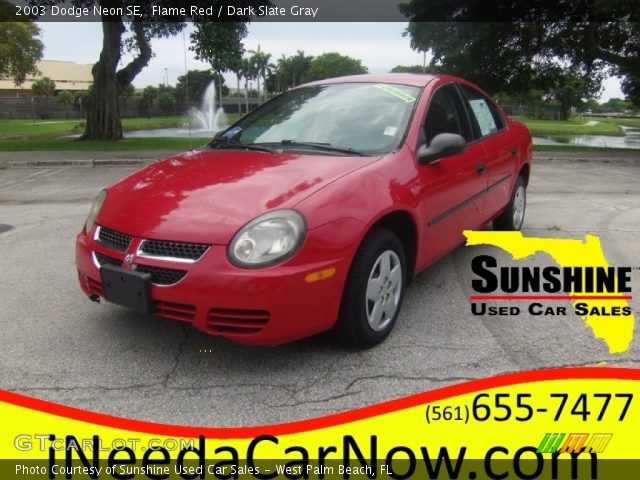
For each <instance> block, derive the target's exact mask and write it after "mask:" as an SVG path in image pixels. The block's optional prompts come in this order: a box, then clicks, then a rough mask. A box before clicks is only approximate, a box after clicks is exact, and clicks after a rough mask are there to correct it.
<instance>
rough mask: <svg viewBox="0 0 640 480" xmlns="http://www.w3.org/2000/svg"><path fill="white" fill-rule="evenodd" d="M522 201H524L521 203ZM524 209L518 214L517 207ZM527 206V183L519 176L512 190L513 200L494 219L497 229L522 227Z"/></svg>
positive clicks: (511, 229)
mask: <svg viewBox="0 0 640 480" xmlns="http://www.w3.org/2000/svg"><path fill="white" fill-rule="evenodd" d="M520 196H521V197H520ZM520 202H522V203H520ZM520 207H521V209H522V214H521V215H516V209H520ZM526 208H527V185H526V184H525V183H524V179H523V178H522V177H521V176H518V179H517V180H516V184H515V185H514V187H513V192H511V200H510V201H509V205H507V208H506V210H505V211H504V212H502V213H501V214H500V216H499V217H497V218H496V219H495V220H494V221H493V228H494V229H495V230H506V231H517V230H520V229H521V228H522V224H523V223H524V214H525V212H526Z"/></svg>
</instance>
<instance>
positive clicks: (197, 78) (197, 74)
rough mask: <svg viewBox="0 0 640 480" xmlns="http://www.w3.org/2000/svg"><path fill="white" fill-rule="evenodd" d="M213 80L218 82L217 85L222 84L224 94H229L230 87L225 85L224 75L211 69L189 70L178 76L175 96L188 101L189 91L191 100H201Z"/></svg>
mask: <svg viewBox="0 0 640 480" xmlns="http://www.w3.org/2000/svg"><path fill="white" fill-rule="evenodd" d="M213 81H215V82H216V85H221V88H222V94H223V95H228V93H229V88H228V87H227V86H226V85H225V83H224V77H223V76H221V75H219V74H217V73H212V72H211V71H210V70H189V71H188V72H187V74H186V75H180V76H179V77H178V83H177V84H176V87H175V97H176V98H177V99H179V100H184V101H186V100H187V93H188V94H189V95H188V96H189V100H200V99H201V98H202V96H203V95H204V92H205V90H206V89H207V87H208V86H209V84H210V83H211V82H213ZM187 88H188V92H187Z"/></svg>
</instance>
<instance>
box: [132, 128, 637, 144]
mask: <svg viewBox="0 0 640 480" xmlns="http://www.w3.org/2000/svg"><path fill="white" fill-rule="evenodd" d="M622 129H623V131H624V136H623V137H613V136H610V135H573V136H555V135H554V136H548V137H533V144H534V145H580V146H585V147H607V148H634V149H636V148H637V149H640V128H634V127H624V126H623V127H622ZM214 134H215V132H213V131H210V130H207V129H191V130H189V129H188V128H158V129H155V130H136V131H133V132H127V133H125V137H128V138H139V137H180V138H188V137H193V138H209V139H210V138H213V135H214Z"/></svg>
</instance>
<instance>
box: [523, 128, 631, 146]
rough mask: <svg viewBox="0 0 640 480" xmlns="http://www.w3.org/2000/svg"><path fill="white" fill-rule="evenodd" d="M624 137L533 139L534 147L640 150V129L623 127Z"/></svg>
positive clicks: (589, 136) (553, 137)
mask: <svg viewBox="0 0 640 480" xmlns="http://www.w3.org/2000/svg"><path fill="white" fill-rule="evenodd" d="M622 130H623V131H624V136H623V137H612V136H609V135H572V136H555V135H554V136H549V137H533V144H534V145H580V146H584V147H607V148H637V149H640V128H634V127H625V126H622Z"/></svg>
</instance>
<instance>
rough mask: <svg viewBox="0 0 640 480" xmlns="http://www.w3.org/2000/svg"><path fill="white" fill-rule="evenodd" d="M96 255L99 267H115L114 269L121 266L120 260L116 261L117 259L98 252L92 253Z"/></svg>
mask: <svg viewBox="0 0 640 480" xmlns="http://www.w3.org/2000/svg"><path fill="white" fill-rule="evenodd" d="M94 253H95V255H96V260H97V261H98V264H99V265H105V264H106V265H115V266H116V267H121V266H122V260H118V259H117V258H113V257H110V256H108V255H105V254H103V253H100V252H94Z"/></svg>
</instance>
